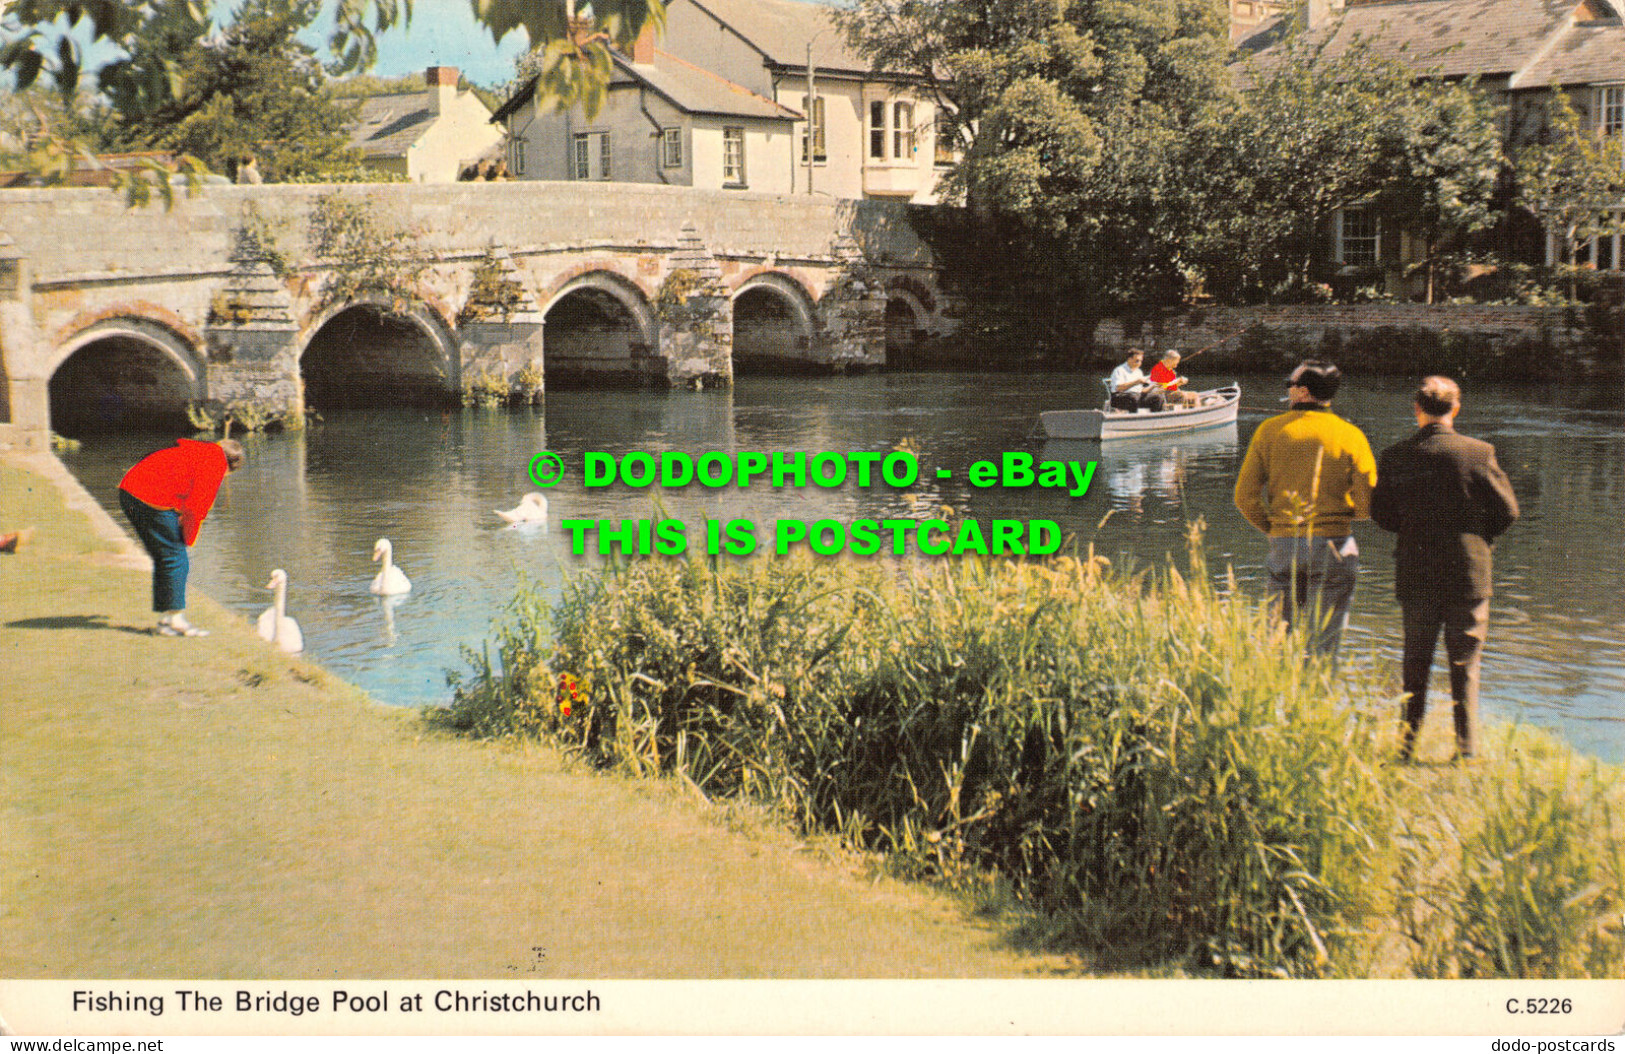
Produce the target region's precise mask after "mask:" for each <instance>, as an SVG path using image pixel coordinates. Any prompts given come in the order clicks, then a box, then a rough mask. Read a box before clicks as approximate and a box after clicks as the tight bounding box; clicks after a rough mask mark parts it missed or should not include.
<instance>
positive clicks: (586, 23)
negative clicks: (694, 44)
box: [472, 0, 666, 120]
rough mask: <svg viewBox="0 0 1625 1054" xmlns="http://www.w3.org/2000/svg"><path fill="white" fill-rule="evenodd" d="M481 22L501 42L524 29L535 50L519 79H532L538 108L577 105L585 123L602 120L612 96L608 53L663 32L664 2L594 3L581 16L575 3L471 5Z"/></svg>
mask: <svg viewBox="0 0 1625 1054" xmlns="http://www.w3.org/2000/svg"><path fill="white" fill-rule="evenodd" d="M472 3H473V4H474V10H475V13H476V14H477V15H478V16H479V19H480V21H482V22H484V23H485V24H486V25H487V26H488V27H490V30H491V36H492V37H493V38H494V39H496V40H499V41H500V40H501V39H502V38H503V36H505V35H506V34H507V33H508V32H509V31H510V30H513V29H524V31H525V33H526V35H527V36H528V37H529V38H530V42H531V50H530V51H529V52H528V53H527V54H526V55H525V56H522V57H521V59H520V62H519V74H520V76H521V77H522V78H524V79H525V80H526V81H527V82H528V81H529V80H530V79H532V78H534V80H535V82H536V96H537V101H538V103H540V104H542V105H543V106H544V107H558V108H565V107H569V106H574V105H577V104H579V105H580V106H581V107H582V109H583V110H584V111H585V113H586V115H587V119H588V120H591V119H592V118H594V117H596V116H597V115H598V111H599V109H600V108H602V106H603V104H604V98H605V97H606V95H607V94H608V89H609V78H610V73H611V71H612V69H613V66H612V63H611V62H610V57H609V53H610V49H611V48H618V49H620V50H622V51H629V50H631V46H632V43H633V41H635V40H637V38H638V34H639V33H640V32H641V31H642V29H643V26H644V25H645V24H646V23H647V24H649V25H650V26H652V27H653V28H655V29H656V30H659V31H661V32H664V31H665V26H666V5H665V3H664V0H593V2H592V3H590V4H586V5H583V6H585V7H586V9H587V10H589V11H591V12H592V13H591V14H590V15H582V14H580V13H579V12H578V10H577V7H576V4H575V3H574V0H564V2H562V3H559V2H551V3H549V2H538V0H472Z"/></svg>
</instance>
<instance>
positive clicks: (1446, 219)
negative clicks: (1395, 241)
mask: <svg viewBox="0 0 1625 1054" xmlns="http://www.w3.org/2000/svg"><path fill="white" fill-rule="evenodd" d="M1324 44H1325V41H1324V39H1317V38H1313V37H1310V36H1309V35H1307V34H1305V33H1302V32H1288V33H1287V34H1286V35H1285V37H1284V39H1282V40H1280V41H1279V42H1277V43H1276V44H1275V46H1273V47H1272V48H1270V49H1269V50H1267V51H1265V52H1263V53H1262V54H1260V55H1258V56H1255V57H1254V58H1252V59H1250V60H1248V61H1247V62H1245V63H1242V64H1240V65H1239V66H1238V67H1237V75H1238V79H1239V82H1240V83H1241V85H1242V87H1243V91H1242V93H1241V99H1240V103H1239V105H1238V106H1237V107H1236V108H1235V109H1233V110H1232V111H1230V112H1229V113H1228V114H1227V115H1225V117H1224V118H1223V119H1222V120H1218V121H1215V122H1210V123H1209V124H1208V125H1206V126H1204V127H1202V128H1200V129H1198V134H1197V135H1196V136H1193V138H1192V140H1191V142H1190V143H1188V144H1187V156H1188V163H1189V164H1190V166H1191V168H1192V170H1193V171H1195V172H1197V173H1199V176H1198V179H1199V181H1201V182H1202V184H1203V186H1202V188H1201V191H1200V195H1201V197H1202V198H1203V199H1204V202H1205V204H1204V207H1203V208H1202V210H1201V211H1202V214H1203V216H1204V220H1203V223H1202V224H1201V226H1200V229H1199V231H1198V233H1197V236H1196V237H1195V239H1194V240H1193V250H1192V252H1193V256H1194V257H1195V259H1196V261H1197V265H1198V268H1199V270H1200V271H1201V272H1202V274H1203V275H1204V277H1205V279H1206V281H1207V285H1208V288H1209V290H1210V291H1211V292H1213V293H1215V294H1217V295H1219V296H1221V297H1224V298H1227V299H1242V300H1256V299H1260V298H1266V297H1277V298H1279V297H1286V298H1289V299H1291V298H1297V297H1301V296H1307V295H1310V294H1311V293H1312V291H1313V288H1314V287H1313V281H1312V280H1313V272H1314V268H1315V264H1316V261H1317V260H1320V259H1323V258H1324V257H1325V255H1326V253H1325V245H1324V239H1325V237H1326V232H1327V231H1328V230H1329V228H1330V220H1331V218H1332V216H1333V214H1334V213H1336V212H1337V211H1338V210H1341V209H1350V208H1353V207H1357V206H1365V205H1373V206H1376V207H1377V208H1378V210H1379V212H1380V213H1381V214H1382V215H1384V216H1385V217H1386V218H1388V219H1389V220H1390V221H1392V222H1396V223H1398V224H1399V225H1402V226H1403V227H1405V228H1406V229H1407V230H1409V231H1411V232H1412V233H1413V234H1415V235H1416V236H1417V237H1418V239H1419V240H1420V241H1421V243H1422V244H1423V245H1424V246H1425V250H1426V251H1425V260H1424V262H1423V267H1424V269H1425V270H1426V272H1427V276H1428V279H1427V285H1428V296H1429V299H1430V300H1431V298H1432V290H1433V286H1434V274H1435V271H1436V268H1437V261H1438V258H1439V255H1440V250H1441V247H1442V246H1444V245H1446V244H1448V242H1449V241H1450V239H1452V238H1456V237H1460V236H1464V235H1467V234H1471V233H1473V232H1475V231H1478V230H1482V229H1483V228H1485V227H1487V226H1488V225H1490V223H1491V222H1492V221H1493V219H1494V218H1495V213H1494V200H1495V194H1496V189H1497V186H1498V181H1499V179H1500V177H1501V175H1502V173H1503V171H1504V168H1505V159H1504V156H1503V154H1502V152H1501V148H1500V134H1501V133H1500V123H1499V122H1500V115H1499V111H1498V109H1497V107H1496V106H1495V105H1494V104H1493V103H1492V102H1491V101H1490V100H1489V99H1488V98H1487V97H1486V96H1485V95H1484V94H1483V93H1482V92H1480V91H1479V90H1478V89H1477V87H1476V86H1474V85H1472V84H1470V83H1447V82H1445V81H1442V80H1438V79H1432V80H1429V79H1424V78H1423V76H1422V75H1421V74H1419V73H1418V71H1417V70H1415V69H1413V68H1412V66H1410V65H1408V64H1406V63H1405V62H1402V61H1399V60H1397V59H1391V58H1386V57H1384V56H1382V55H1380V54H1378V53H1377V52H1376V51H1375V50H1374V49H1373V48H1372V47H1371V46H1370V45H1369V44H1368V43H1366V42H1363V41H1356V42H1355V43H1354V45H1353V46H1351V47H1349V48H1347V49H1346V50H1344V51H1342V52H1340V53H1338V54H1335V55H1329V54H1327V53H1326V51H1325V48H1324Z"/></svg>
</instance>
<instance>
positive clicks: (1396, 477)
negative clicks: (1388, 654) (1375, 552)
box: [1371, 377, 1518, 761]
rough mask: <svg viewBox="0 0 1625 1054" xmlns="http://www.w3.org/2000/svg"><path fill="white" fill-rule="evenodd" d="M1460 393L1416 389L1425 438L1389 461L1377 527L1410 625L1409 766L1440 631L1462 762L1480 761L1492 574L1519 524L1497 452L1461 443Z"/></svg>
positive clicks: (1447, 386)
mask: <svg viewBox="0 0 1625 1054" xmlns="http://www.w3.org/2000/svg"><path fill="white" fill-rule="evenodd" d="M1460 411H1461V388H1460V387H1459V386H1458V385H1457V384H1456V382H1455V381H1453V380H1451V379H1450V378H1448V377H1425V378H1423V379H1422V383H1421V385H1420V386H1419V387H1418V388H1417V389H1416V401H1415V412H1416V424H1417V430H1416V432H1415V433H1413V434H1412V435H1411V436H1410V438H1408V439H1402V440H1400V441H1399V442H1398V443H1395V444H1394V445H1393V446H1391V447H1389V448H1388V449H1387V450H1384V451H1383V452H1382V457H1381V459H1380V460H1379V461H1378V462H1377V489H1376V490H1375V491H1373V492H1372V495H1371V518H1372V519H1373V520H1376V521H1377V526H1378V527H1381V528H1382V529H1383V530H1385V531H1393V532H1394V533H1395V534H1396V535H1398V540H1397V543H1396V546H1395V549H1394V592H1395V594H1396V595H1397V596H1398V598H1399V608H1400V611H1401V612H1402V614H1403V616H1404V625H1405V657H1404V659H1403V660H1402V665H1401V674H1400V681H1401V685H1402V686H1403V687H1404V690H1405V696H1406V699H1405V709H1404V713H1403V715H1402V716H1403V720H1404V727H1403V730H1402V731H1403V736H1404V739H1403V742H1402V745H1401V747H1400V757H1401V758H1403V759H1404V760H1406V761H1409V760H1410V758H1411V751H1412V749H1413V747H1414V746H1415V743H1416V733H1417V732H1418V731H1419V730H1420V729H1421V727H1422V717H1423V715H1424V714H1426V713H1427V697H1428V673H1429V672H1430V671H1431V670H1432V668H1433V650H1434V648H1435V646H1436V645H1437V644H1438V640H1439V629H1440V627H1441V626H1442V627H1443V628H1444V651H1445V657H1446V658H1447V659H1449V661H1450V697H1451V700H1452V701H1453V702H1454V703H1455V713H1454V717H1455V726H1456V757H1457V758H1459V759H1461V760H1463V761H1465V760H1469V759H1471V758H1472V757H1473V754H1474V751H1475V749H1476V747H1477V743H1476V740H1477V738H1478V667H1479V660H1480V659H1481V657H1482V656H1483V654H1484V637H1485V635H1486V634H1487V633H1488V631H1489V619H1490V593H1491V590H1490V571H1491V561H1492V551H1493V548H1494V544H1495V539H1496V537H1497V536H1498V535H1500V534H1501V533H1502V532H1503V531H1505V530H1506V529H1507V528H1508V527H1510V526H1512V524H1513V523H1514V522H1516V521H1517V519H1518V499H1517V497H1516V496H1514V495H1513V493H1512V483H1511V482H1510V481H1509V480H1508V479H1507V475H1506V473H1505V472H1504V471H1502V469H1501V466H1500V465H1499V464H1497V463H1496V460H1495V448H1494V447H1493V446H1491V445H1490V444H1488V443H1486V442H1484V441H1483V440H1480V439H1469V438H1468V437H1467V436H1464V435H1458V434H1457V433H1456V429H1455V420H1456V414H1457V413H1459V412H1460Z"/></svg>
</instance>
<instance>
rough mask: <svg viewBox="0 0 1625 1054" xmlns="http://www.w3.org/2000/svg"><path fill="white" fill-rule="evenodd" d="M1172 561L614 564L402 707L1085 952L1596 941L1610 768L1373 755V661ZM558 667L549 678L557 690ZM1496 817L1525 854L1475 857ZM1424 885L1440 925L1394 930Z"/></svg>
mask: <svg viewBox="0 0 1625 1054" xmlns="http://www.w3.org/2000/svg"><path fill="white" fill-rule="evenodd" d="M1193 561H1194V564H1193V566H1192V567H1191V573H1190V574H1189V575H1188V576H1185V575H1181V574H1180V573H1179V572H1178V571H1176V570H1175V569H1174V568H1173V567H1171V566H1170V567H1168V568H1165V569H1163V570H1162V571H1160V572H1158V573H1155V574H1149V573H1140V574H1136V575H1132V576H1127V575H1120V574H1114V573H1112V572H1111V571H1110V570H1109V569H1107V568H1105V567H1104V566H1103V562H1102V561H1097V560H1095V559H1094V558H1093V557H1092V555H1089V554H1085V555H1083V556H1082V557H1081V558H1072V557H1066V558H1061V559H1056V560H1050V561H1032V562H1023V561H1014V560H998V559H995V560H976V559H967V560H940V561H933V562H921V563H913V564H891V563H884V562H878V561H873V562H863V561H838V560H822V561H821V560H818V559H815V558H811V557H808V558H804V559H780V560H765V559H757V560H750V561H743V562H704V561H701V560H697V559H691V560H686V561H684V560H670V561H661V560H642V561H634V562H631V563H628V564H624V565H612V566H610V567H608V568H605V569H603V570H601V571H593V572H588V573H585V574H583V575H581V576H578V577H577V578H575V579H574V580H573V581H572V582H570V583H569V584H568V585H567V588H566V590H565V593H564V596H563V598H562V600H560V601H559V602H558V603H557V604H556V605H555V606H554V607H553V608H552V609H551V610H547V609H545V608H544V607H543V605H541V604H540V603H539V602H538V601H537V600H536V599H535V597H534V596H533V595H531V594H529V593H528V592H525V591H521V593H520V595H519V596H518V597H517V598H516V600H515V604H514V607H513V610H512V617H511V619H510V620H509V621H508V622H507V623H506V624H505V625H504V626H503V627H502V628H501V629H500V631H499V633H498V636H497V639H496V640H495V641H494V646H493V647H488V648H487V649H486V650H485V651H483V652H482V653H480V654H477V655H471V656H470V659H471V671H470V675H469V677H468V679H467V680H466V681H465V682H464V683H463V684H461V685H460V686H459V687H458V691H457V695H456V699H455V701H454V704H453V705H452V706H451V707H449V708H447V709H445V710H443V711H440V712H438V713H437V714H435V715H433V719H434V720H435V722H436V723H437V724H439V725H441V726H443V727H450V728H454V729H457V730H459V731H463V732H468V733H472V734H476V735H482V736H518V737H528V736H541V737H544V738H546V739H548V740H549V741H551V742H554V743H557V744H560V745H561V746H563V747H565V748H566V749H568V750H570V751H573V752H576V753H578V754H580V755H582V756H585V757H587V758H589V759H591V760H592V761H593V762H594V763H595V764H599V765H605V766H615V767H617V768H619V769H622V770H624V771H628V772H631V773H634V774H638V775H645V776H650V775H659V774H668V773H675V774H677V775H678V776H679V778H681V779H682V780H684V781H687V782H689V783H691V784H692V785H693V786H694V787H696V788H697V789H698V790H699V791H700V792H701V793H703V794H705V795H708V796H712V797H722V798H730V797H741V798H745V799H750V800H755V801H760V802H764V803H767V804H769V805H771V806H772V807H773V808H775V809H776V810H778V811H779V812H780V813H781V814H782V815H784V816H786V817H787V818H789V819H790V820H791V821H792V822H794V823H796V824H797V825H799V826H800V827H801V828H802V829H803V830H809V831H812V830H817V831H833V832H838V833H839V834H840V835H841V836H842V837H843V838H845V839H846V840H847V841H848V842H849V843H851V844H853V845H856V846H860V847H864V848H868V849H878V850H881V851H884V852H886V853H888V854H890V856H891V858H892V861H893V866H894V868H896V869H897V870H900V871H902V872H904V873H908V874H911V875H915V876H923V877H931V878H938V879H944V880H949V881H953V882H958V883H960V884H962V885H969V886H971V887H973V888H982V889H984V890H992V891H994V892H993V893H992V894H990V896H991V897H992V899H999V898H1001V897H1002V898H1004V899H1008V900H1013V901H1015V902H1017V903H1019V904H1020V905H1021V906H1022V907H1023V908H1024V909H1026V910H1029V911H1030V912H1032V917H1033V920H1034V921H1033V923H1032V924H1031V926H1030V927H1029V933H1030V935H1031V938H1032V939H1033V940H1034V941H1035V942H1036V943H1038V944H1041V945H1043V946H1045V947H1051V948H1064V949H1068V950H1071V951H1075V952H1081V953H1083V954H1087V955H1090V956H1092V957H1093V958H1094V960H1095V961H1109V960H1112V959H1115V960H1116V962H1117V963H1118V964H1119V965H1128V966H1131V967H1133V968H1146V967H1150V968H1154V969H1165V968H1173V969H1176V970H1193V971H1197V972H1213V973H1219V974H1224V975H1232V976H1271V975H1273V976H1333V975H1341V976H1367V975H1371V974H1374V973H1395V974H1400V975H1405V974H1424V975H1434V974H1439V973H1446V974H1462V975H1470V976H1486V975H1492V976H1525V975H1533V974H1534V973H1537V972H1539V971H1540V970H1541V969H1544V968H1545V967H1544V966H1543V965H1541V964H1543V963H1548V962H1549V963H1551V964H1554V966H1553V967H1552V968H1555V969H1559V970H1562V969H1575V970H1583V971H1585V972H1592V973H1595V972H1599V971H1601V972H1607V971H1610V970H1613V971H1616V972H1617V970H1618V968H1619V967H1618V954H1617V951H1618V940H1619V935H1620V934H1619V929H1620V927H1619V926H1618V925H1617V922H1618V912H1619V908H1620V906H1621V904H1622V902H1625V898H1622V896H1621V886H1622V883H1621V871H1620V846H1621V844H1622V841H1621V837H1620V826H1619V824H1618V823H1617V817H1618V816H1619V811H1618V808H1617V803H1618V798H1619V795H1618V791H1617V790H1614V789H1611V788H1612V787H1617V782H1615V783H1614V784H1612V785H1611V784H1610V782H1609V780H1610V776H1609V774H1607V773H1603V772H1595V773H1580V772H1578V771H1575V772H1573V773H1570V774H1567V775H1563V774H1560V773H1557V772H1556V771H1554V770H1552V769H1551V767H1550V766H1549V765H1547V766H1531V765H1529V764H1525V763H1522V762H1520V761H1518V758H1519V757H1521V756H1522V755H1516V754H1511V753H1506V752H1504V753H1503V758H1504V761H1503V763H1502V764H1499V765H1491V766H1484V767H1481V768H1478V769H1472V770H1463V771H1462V772H1456V771H1447V772H1446V773H1445V774H1444V775H1442V776H1441V775H1438V774H1436V773H1434V772H1433V771H1432V769H1431V767H1429V766H1415V767H1402V766H1395V765H1392V764H1390V763H1389V761H1390V759H1391V758H1392V757H1393V756H1394V754H1395V752H1396V750H1397V743H1396V726H1397V715H1398V703H1397V701H1396V700H1395V699H1394V698H1393V697H1392V695H1391V694H1389V693H1386V692H1384V691H1383V690H1382V689H1381V686H1380V685H1377V684H1375V683H1371V682H1366V681H1360V680H1355V679H1350V678H1347V677H1341V676H1337V675H1334V674H1333V673H1332V672H1331V671H1329V670H1327V669H1325V668H1324V667H1321V666H1312V667H1309V668H1305V666H1304V665H1303V663H1302V660H1301V658H1300V656H1301V642H1299V641H1296V640H1292V639H1288V638H1287V637H1286V636H1285V635H1284V634H1283V633H1281V632H1280V631H1279V630H1278V629H1277V628H1276V624H1275V623H1274V622H1273V620H1272V619H1271V618H1270V616H1269V614H1268V612H1266V611H1265V610H1264V609H1263V608H1262V607H1261V606H1260V605H1258V604H1256V603H1254V602H1251V601H1249V600H1248V599H1247V598H1245V597H1244V596H1242V595H1240V594H1239V592H1238V591H1237V590H1236V588H1235V585H1234V583H1233V582H1230V583H1224V584H1221V585H1219V586H1215V585H1213V584H1211V583H1210V581H1209V577H1208V574H1207V571H1206V568H1205V567H1204V566H1203V565H1202V561H1201V556H1200V547H1199V545H1198V546H1194V547H1193ZM493 651H494V654H493ZM561 676H568V677H571V678H574V679H575V680H576V681H577V682H578V683H579V685H580V688H579V691H580V693H581V698H579V699H570V702H571V707H570V713H569V714H568V715H565V714H564V713H563V712H562V710H561V704H562V703H563V702H565V701H566V697H567V696H568V695H569V694H570V693H569V692H568V691H567V690H561V687H560V677H561ZM1429 749H1432V747H1431V746H1430V745H1429V743H1424V756H1426V752H1427V750H1429ZM1547 749H1549V750H1556V751H1558V752H1559V753H1560V754H1563V753H1566V752H1563V751H1561V749H1560V748H1557V747H1549V748H1547ZM1457 776H1464V777H1465V778H1466V779H1468V780H1471V781H1472V783H1471V786H1472V787H1473V791H1472V793H1471V794H1470V795H1469V794H1466V793H1462V794H1457V795H1449V796H1447V799H1448V801H1449V802H1450V803H1451V805H1450V808H1451V810H1452V811H1453V812H1454V815H1452V816H1444V815H1443V814H1441V818H1440V819H1439V821H1438V822H1434V823H1432V824H1431V826H1428V825H1425V824H1421V823H1419V822H1417V820H1416V817H1417V816H1418V815H1420V810H1421V809H1423V808H1424V807H1429V806H1430V803H1429V802H1428V799H1427V794H1426V793H1425V791H1424V788H1428V787H1435V789H1437V788H1436V785H1437V784H1439V783H1440V782H1441V781H1449V780H1453V779H1455V778H1456V777H1457ZM1530 787H1537V788H1539V792H1538V793H1536V792H1534V791H1531V790H1529V788H1530ZM1605 788H1607V789H1605ZM1432 807H1434V808H1438V807H1439V806H1438V805H1437V804H1436V803H1433V804H1432ZM1424 828H1426V829H1425V830H1424ZM1514 845H1516V846H1519V847H1525V846H1537V847H1538V848H1534V849H1530V850H1528V853H1527V854H1526V855H1528V857H1529V859H1530V860H1531V861H1536V862H1537V863H1535V864H1532V866H1531V868H1529V869H1525V870H1517V869H1516V868H1513V867H1511V866H1510V865H1501V864H1498V863H1497V861H1498V860H1502V859H1504V858H1505V856H1506V854H1507V852H1508V851H1509V849H1508V847H1509V846H1514ZM1582 864H1583V865H1584V866H1583V867H1582V866H1581V865H1582ZM1401 873H1403V874H1408V875H1409V876H1410V884H1408V885H1407V884H1405V883H1401V882H1399V881H1397V880H1396V878H1395V876H1396V874H1401ZM1571 873H1573V874H1575V875H1576V877H1574V878H1573V879H1572V880H1571V879H1568V878H1564V877H1562V876H1565V875H1568V874H1571ZM1581 887H1583V888H1581ZM1519 903H1522V904H1524V905H1526V906H1525V907H1524V908H1518V907H1516V905H1517V904H1519ZM1571 909H1572V910H1571ZM1610 913H1611V914H1610ZM1423 916H1426V918H1427V920H1428V922H1429V924H1430V925H1431V926H1432V927H1433V931H1434V932H1443V931H1444V930H1446V929H1448V930H1449V932H1450V933H1451V934H1452V936H1450V937H1448V938H1442V940H1443V941H1444V944H1439V940H1440V939H1439V938H1432V937H1428V938H1420V937H1419V938H1417V939H1416V940H1412V939H1410V938H1407V937H1406V936H1405V935H1404V926H1403V925H1402V920H1410V921H1411V922H1412V923H1415V922H1416V921H1417V920H1419V919H1421V918H1422V917H1423ZM1610 919H1612V920H1613V921H1612V922H1610ZM1537 920H1539V921H1538V922H1537ZM1413 932H1415V927H1414V926H1413ZM1500 945H1506V946H1507V948H1508V949H1510V950H1507V951H1505V952H1502V951H1496V952H1481V951H1478V950H1474V951H1473V952H1472V953H1471V956H1473V957H1464V956H1467V954H1468V953H1467V952H1465V951H1463V949H1466V948H1469V947H1470V948H1472V949H1481V948H1483V947H1490V946H1497V947H1499V946H1500ZM1520 949H1521V950H1520ZM1558 949H1562V950H1561V951H1559V950H1558ZM1556 964H1560V965H1556Z"/></svg>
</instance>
